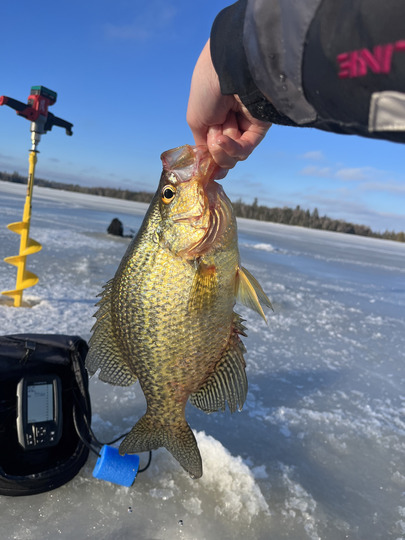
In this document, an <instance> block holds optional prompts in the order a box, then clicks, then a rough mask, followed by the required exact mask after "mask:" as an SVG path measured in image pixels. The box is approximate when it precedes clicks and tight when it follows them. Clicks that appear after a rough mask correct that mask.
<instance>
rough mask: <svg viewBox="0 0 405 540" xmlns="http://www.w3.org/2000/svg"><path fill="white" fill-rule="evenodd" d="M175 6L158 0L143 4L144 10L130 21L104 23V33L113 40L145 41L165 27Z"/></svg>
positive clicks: (172, 14) (174, 10)
mask: <svg viewBox="0 0 405 540" xmlns="http://www.w3.org/2000/svg"><path fill="white" fill-rule="evenodd" d="M176 12H177V10H176V8H175V7H174V6H172V5H168V4H166V3H163V2H161V1H160V0H158V1H157V2H148V3H147V4H145V10H144V11H143V12H142V13H138V15H137V16H136V17H135V19H133V20H132V21H130V22H126V23H123V24H118V23H109V24H106V25H105V27H104V28H105V35H106V36H107V37H108V38H110V39H114V40H122V41H145V40H147V39H149V38H152V37H153V36H155V34H156V32H157V31H161V30H162V29H164V28H165V27H167V26H168V25H169V24H170V23H171V22H172V20H173V18H174V16H175V15H176Z"/></svg>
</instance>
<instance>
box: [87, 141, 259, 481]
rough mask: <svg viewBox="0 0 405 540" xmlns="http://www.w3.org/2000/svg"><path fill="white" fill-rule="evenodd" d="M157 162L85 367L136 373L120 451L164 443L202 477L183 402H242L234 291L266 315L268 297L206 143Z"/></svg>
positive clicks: (108, 377)
mask: <svg viewBox="0 0 405 540" xmlns="http://www.w3.org/2000/svg"><path fill="white" fill-rule="evenodd" d="M162 161H163V165H164V168H163V173H162V177H161V180H160V184H159V188H158V190H157V192H156V194H155V196H154V199H153V201H152V202H151V205H150V207H149V210H148V212H147V214H146V216H145V219H144V222H143V224H142V227H141V229H140V230H139V232H138V234H137V236H136V238H135V239H134V240H133V241H132V243H131V244H130V246H129V247H128V250H127V252H126V254H125V255H124V257H123V259H122V261H121V263H120V265H119V267H118V270H117V272H116V275H115V277H114V278H113V280H111V281H110V282H109V283H108V284H107V286H106V288H105V289H104V293H103V295H102V299H101V302H100V303H99V304H100V307H99V311H98V312H97V313H96V317H97V322H96V324H95V326H94V329H93V335H92V337H91V339H90V350H89V354H88V357H87V367H88V370H89V372H90V373H91V374H93V373H95V372H96V371H97V370H98V369H100V374H99V377H100V378H101V379H102V380H105V381H107V382H110V383H111V384H121V385H122V384H124V385H125V384H131V383H133V382H134V381H135V380H136V378H138V379H139V382H140V385H141V388H142V391H143V393H144V395H145V398H146V402H147V410H146V413H145V415H144V416H143V417H142V418H141V419H140V420H139V421H138V423H137V424H136V425H135V426H134V427H133V428H132V430H131V432H130V433H129V435H128V436H127V437H126V438H125V439H124V441H123V442H122V443H121V446H120V449H119V450H120V453H122V454H124V453H138V452H143V451H147V450H152V449H155V448H158V447H160V446H164V447H166V448H167V449H168V450H169V451H170V452H171V453H172V454H173V456H174V457H175V458H176V459H177V460H178V461H179V462H180V464H181V465H182V466H183V468H184V469H185V470H187V471H188V472H189V474H190V475H191V476H192V477H195V478H198V477H200V476H201V475H202V464H201V456H200V453H199V450H198V447H197V443H196V441H195V437H194V435H193V433H192V431H191V429H190V427H189V425H188V424H187V421H186V419H185V406H186V403H187V401H188V399H190V401H191V403H193V404H194V405H195V406H197V407H199V408H201V409H202V410H205V411H206V412H213V411H215V410H224V409H225V403H226V402H228V405H229V408H230V409H231V411H234V410H236V409H237V408H241V407H242V405H243V403H244V401H245V398H246V392H247V380H246V375H245V361H244V358H243V353H244V352H245V349H244V346H243V344H242V342H241V340H240V338H239V335H240V334H242V335H245V334H244V326H243V324H242V321H241V320H240V318H239V316H238V315H237V314H236V313H234V311H233V307H234V304H235V298H236V296H237V295H238V297H239V298H240V300H241V301H243V302H244V303H245V304H246V305H249V306H250V307H254V309H257V311H259V312H260V313H261V314H262V315H263V312H262V308H261V307H260V303H259V298H260V300H261V301H262V302H264V303H265V304H266V305H270V302H269V301H268V299H267V297H266V295H265V294H264V292H263V290H262V289H261V288H260V285H258V283H257V282H256V280H254V278H252V279H251V280H249V277H248V276H249V275H248V273H247V271H244V269H243V268H242V267H241V266H240V261H239V251H238V246H237V232H236V220H235V217H234V215H233V212H232V207H231V203H230V201H229V199H228V198H227V197H226V195H225V193H224V192H223V190H222V187H221V186H220V185H219V184H217V183H216V182H215V181H214V180H213V179H212V177H213V176H214V174H215V164H214V163H213V161H212V159H211V158H210V156H209V154H208V152H207V151H206V150H203V149H201V148H198V147H197V148H196V147H191V146H188V145H187V146H184V147H180V148H177V149H174V150H170V151H168V152H165V153H164V154H163V155H162Z"/></svg>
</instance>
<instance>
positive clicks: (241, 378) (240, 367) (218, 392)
mask: <svg viewBox="0 0 405 540" xmlns="http://www.w3.org/2000/svg"><path fill="white" fill-rule="evenodd" d="M244 330H245V327H244V326H243V324H242V320H241V318H240V317H239V315H237V314H236V313H234V326H233V331H232V332H231V336H230V339H229V342H228V345H227V347H226V349H225V351H224V353H223V355H222V357H221V359H220V360H219V362H218V364H217V365H216V368H215V371H214V372H213V373H212V374H211V375H210V377H209V378H208V379H207V381H205V383H204V384H203V385H202V386H201V388H200V389H199V390H197V392H194V393H193V394H191V396H190V398H189V399H190V403H192V404H193V405H194V406H195V407H197V408H199V409H201V410H202V411H204V412H207V413H211V412H215V411H219V410H221V411H225V408H226V403H228V407H229V410H230V411H231V412H232V413H233V412H235V411H236V410H238V409H239V410H241V409H242V407H243V404H244V403H245V399H246V394H247V388H248V383H247V377H246V372H245V366H246V363H245V359H244V357H243V353H244V352H246V349H245V346H244V345H243V343H242V341H241V339H240V337H239V334H242V335H246V334H245V333H244Z"/></svg>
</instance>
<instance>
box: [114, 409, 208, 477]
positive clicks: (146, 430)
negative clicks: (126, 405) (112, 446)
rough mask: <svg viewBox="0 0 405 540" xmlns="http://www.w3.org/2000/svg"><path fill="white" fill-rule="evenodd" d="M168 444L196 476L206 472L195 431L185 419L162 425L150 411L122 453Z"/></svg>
mask: <svg viewBox="0 0 405 540" xmlns="http://www.w3.org/2000/svg"><path fill="white" fill-rule="evenodd" d="M162 446H163V447H165V448H166V449H167V450H168V451H169V452H170V453H171V454H172V456H173V457H174V458H175V459H177V461H178V462H179V463H180V465H181V466H182V467H183V469H185V470H186V471H187V472H188V473H189V474H190V476H191V477H192V478H200V477H201V476H202V461H201V455H200V451H199V449H198V446H197V441H196V440H195V437H194V433H193V432H192V430H191V428H190V426H189V425H188V424H187V422H186V421H185V420H184V421H183V422H178V423H176V424H170V425H164V424H163V425H162V424H161V423H160V422H159V421H158V420H157V419H156V418H154V417H153V416H152V415H150V414H148V413H146V414H145V415H144V416H143V417H142V418H141V419H140V420H138V422H137V423H136V424H135V426H134V427H133V428H132V429H131V431H130V432H129V434H128V435H127V436H126V437H125V439H124V440H123V441H122V443H121V444H120V447H119V453H120V454H121V455H124V454H137V453H139V452H147V451H149V450H156V449H157V448H160V447H162Z"/></svg>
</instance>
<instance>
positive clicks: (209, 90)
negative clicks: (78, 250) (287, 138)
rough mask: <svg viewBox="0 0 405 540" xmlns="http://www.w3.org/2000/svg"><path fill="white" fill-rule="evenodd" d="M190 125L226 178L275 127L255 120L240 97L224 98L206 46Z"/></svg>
mask: <svg viewBox="0 0 405 540" xmlns="http://www.w3.org/2000/svg"><path fill="white" fill-rule="evenodd" d="M187 122H188V125H189V126H190V128H191V131H192V133H193V136H194V140H195V144H196V145H197V146H199V145H205V146H207V147H208V150H209V152H210V154H211V155H212V157H213V158H214V161H215V162H216V163H217V164H218V165H219V166H220V167H221V169H222V170H221V171H220V173H219V174H218V175H217V177H218V178H221V177H222V178H223V177H224V176H225V175H226V173H227V172H228V170H229V169H232V167H234V166H235V165H236V163H237V162H238V161H243V160H245V159H247V158H248V157H249V156H250V154H251V153H252V152H253V150H254V149H255V148H256V146H257V145H258V144H259V143H260V142H261V141H262V140H263V138H264V136H265V135H266V133H267V131H268V129H269V128H270V126H271V124H270V123H268V122H263V121H261V120H257V119H256V118H254V117H253V116H252V115H251V114H250V113H249V111H248V110H247V109H246V107H245V106H244V105H243V104H242V102H241V101H240V99H239V98H238V96H233V95H222V94H221V90H220V85H219V80H218V75H217V73H216V71H215V69H214V66H213V64H212V60H211V53H210V42H209V40H208V42H207V43H206V45H205V47H204V49H203V50H202V52H201V55H200V57H199V59H198V61H197V63H196V66H195V68H194V73H193V77H192V80H191V88H190V97H189V101H188V109H187Z"/></svg>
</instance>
